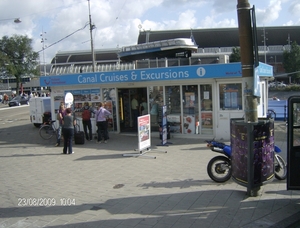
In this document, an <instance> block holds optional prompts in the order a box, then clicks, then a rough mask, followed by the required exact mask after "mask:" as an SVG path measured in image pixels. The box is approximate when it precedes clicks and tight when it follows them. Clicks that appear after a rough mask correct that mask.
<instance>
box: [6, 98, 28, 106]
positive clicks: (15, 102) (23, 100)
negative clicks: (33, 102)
mask: <svg viewBox="0 0 300 228" xmlns="http://www.w3.org/2000/svg"><path fill="white" fill-rule="evenodd" d="M28 104H29V99H28V97H25V96H17V97H14V98H13V99H11V100H10V101H9V103H8V106H9V107H11V106H20V105H28Z"/></svg>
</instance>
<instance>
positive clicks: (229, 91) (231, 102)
mask: <svg viewBox="0 0 300 228" xmlns="http://www.w3.org/2000/svg"><path fill="white" fill-rule="evenodd" d="M219 92H220V109H222V110H240V109H243V105H242V84H241V83H235V84H220V85H219Z"/></svg>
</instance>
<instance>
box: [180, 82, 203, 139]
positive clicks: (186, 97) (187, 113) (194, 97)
mask: <svg viewBox="0 0 300 228" xmlns="http://www.w3.org/2000/svg"><path fill="white" fill-rule="evenodd" d="M182 95H183V103H182V107H183V133H184V134H198V133H199V132H198V126H199V105H198V104H199V102H198V86H197V85H184V86H182Z"/></svg>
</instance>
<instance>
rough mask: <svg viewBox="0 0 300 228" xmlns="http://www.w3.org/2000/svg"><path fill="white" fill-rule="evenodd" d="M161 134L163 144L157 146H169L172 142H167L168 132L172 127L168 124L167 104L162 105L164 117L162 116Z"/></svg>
mask: <svg viewBox="0 0 300 228" xmlns="http://www.w3.org/2000/svg"><path fill="white" fill-rule="evenodd" d="M160 131H161V132H160V136H161V144H158V145H157V146H169V144H172V143H171V142H167V139H168V134H169V133H170V127H169V126H167V106H166V105H164V106H162V118H161V129H160Z"/></svg>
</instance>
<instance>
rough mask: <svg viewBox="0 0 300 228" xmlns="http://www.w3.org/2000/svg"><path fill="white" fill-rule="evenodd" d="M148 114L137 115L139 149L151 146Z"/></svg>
mask: <svg viewBox="0 0 300 228" xmlns="http://www.w3.org/2000/svg"><path fill="white" fill-rule="evenodd" d="M150 134H151V131H150V115H149V114H148V115H144V116H139V117H138V138H139V151H142V150H144V149H147V148H149V147H150V146H151V135H150Z"/></svg>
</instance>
